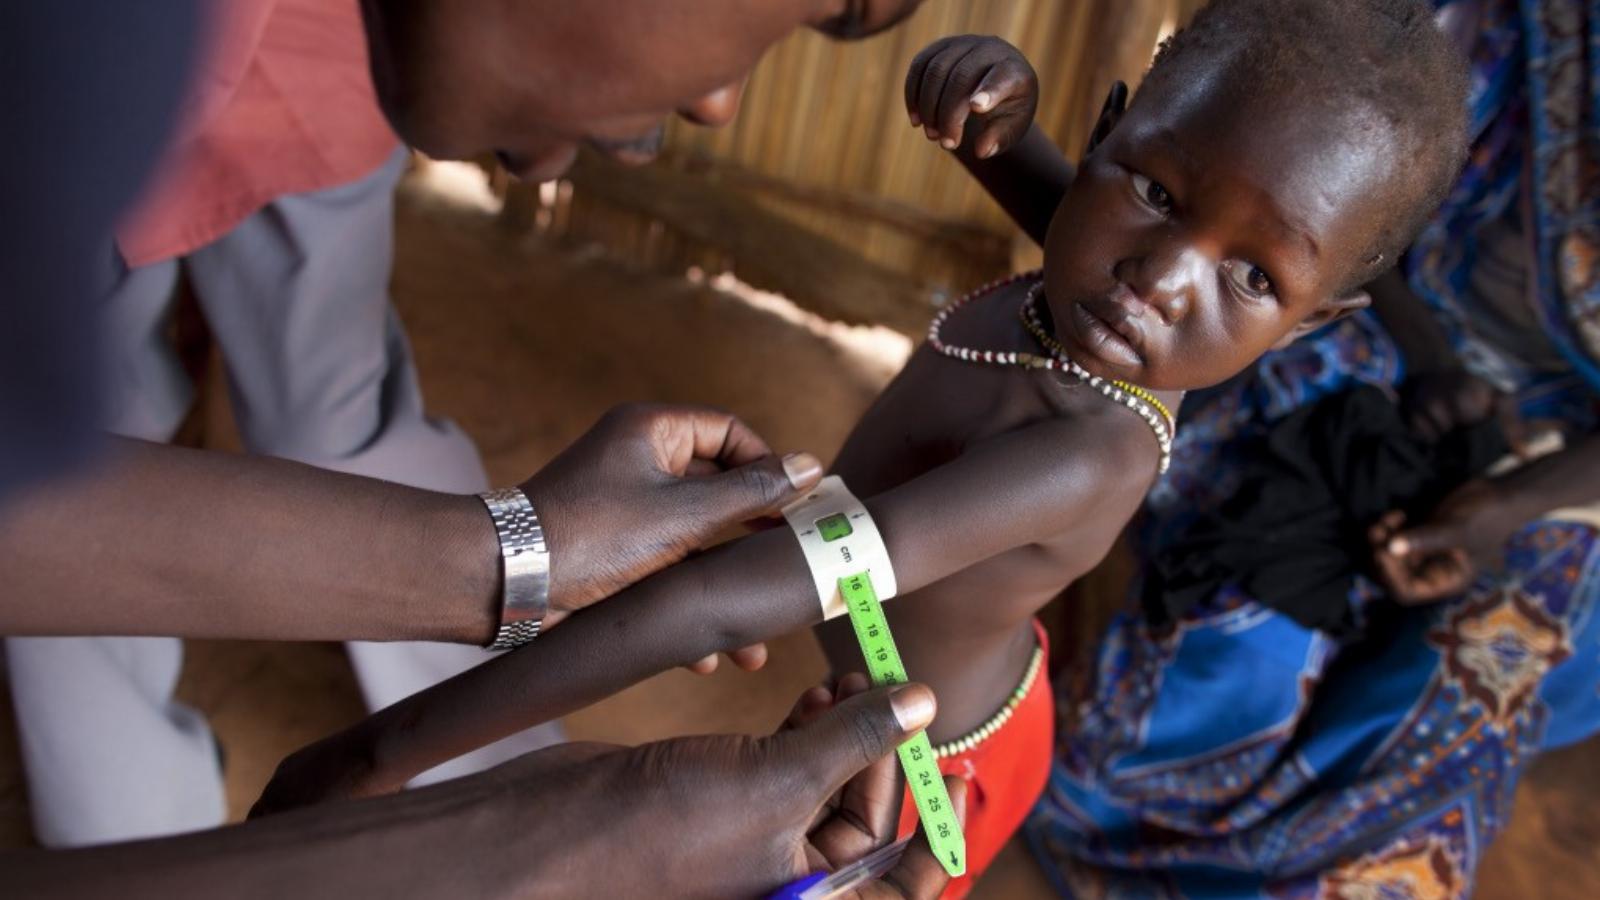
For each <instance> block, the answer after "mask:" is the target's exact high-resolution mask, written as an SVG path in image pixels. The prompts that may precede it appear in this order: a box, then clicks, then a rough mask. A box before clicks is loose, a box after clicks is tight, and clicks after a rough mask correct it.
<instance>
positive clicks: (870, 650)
mask: <svg viewBox="0 0 1600 900" xmlns="http://www.w3.org/2000/svg"><path fill="white" fill-rule="evenodd" d="M818 525H819V527H820V526H821V525H822V523H820V522H819V523H818ZM839 592H840V594H842V595H843V597H844V602H845V606H846V607H847V608H848V610H849V612H850V624H851V626H852V627H853V628H854V629H855V633H856V641H857V642H858V643H860V644H861V655H862V656H864V657H866V660H867V674H868V675H870V676H871V677H872V683H873V684H875V685H886V684H904V683H906V682H907V681H909V680H910V679H909V678H908V677H907V675H906V667H905V663H903V662H901V661H900V651H899V649H898V648H896V647H895V645H894V636H893V635H891V634H890V633H889V622H888V620H887V619H886V618H884V615H883V605H882V604H881V603H879V602H878V595H877V592H875V591H874V590H873V589H872V578H871V577H870V576H869V575H868V574H867V573H866V572H862V573H860V574H858V575H849V576H846V577H844V578H841V579H839ZM897 752H898V753H899V755H900V767H901V768H902V769H904V770H905V773H906V782H907V784H909V785H910V786H911V799H912V800H913V801H915V802H916V805H917V814H918V815H919V816H920V817H921V818H922V830H923V832H924V833H925V834H927V836H928V846H929V847H931V848H932V850H933V855H934V856H935V857H937V858H938V860H939V864H940V865H942V866H944V869H945V871H946V872H949V873H950V877H952V878H957V877H960V876H961V875H964V874H966V871H967V841H966V837H965V836H964V835H963V834H962V833H961V822H960V820H958V819H957V818H956V812H955V809H954V808H953V807H952V806H951V805H950V792H949V791H948V790H946V789H945V786H944V778H943V777H942V776H941V775H940V774H939V762H938V759H937V758H936V757H935V756H934V754H933V745H932V744H931V743H929V742H928V734H927V732H924V731H919V732H917V733H916V735H915V736H914V737H912V738H911V739H910V740H908V741H906V742H905V743H903V744H901V745H900V748H899V750H898V751H897Z"/></svg>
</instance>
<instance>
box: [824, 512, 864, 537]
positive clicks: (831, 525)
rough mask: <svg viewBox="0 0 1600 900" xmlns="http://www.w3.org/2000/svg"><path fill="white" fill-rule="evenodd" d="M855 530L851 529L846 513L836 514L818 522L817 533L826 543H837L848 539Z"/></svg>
mask: <svg viewBox="0 0 1600 900" xmlns="http://www.w3.org/2000/svg"><path fill="white" fill-rule="evenodd" d="M854 531H855V529H853V528H851V527H850V520H849V519H848V518H846V516H845V514H844V513H834V514H833V515H831V516H829V517H827V518H826V519H818V520H817V533H818V534H820V535H822V539H823V540H824V541H837V540H838V539H840V538H847V537H849V536H850V535H851V533H852V532H854Z"/></svg>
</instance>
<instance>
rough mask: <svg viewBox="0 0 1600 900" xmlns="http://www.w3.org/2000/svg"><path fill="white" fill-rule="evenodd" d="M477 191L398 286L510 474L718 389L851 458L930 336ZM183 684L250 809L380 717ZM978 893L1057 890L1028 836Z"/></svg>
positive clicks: (421, 249) (1492, 871) (600, 725)
mask: <svg viewBox="0 0 1600 900" xmlns="http://www.w3.org/2000/svg"><path fill="white" fill-rule="evenodd" d="M430 177H431V178H433V179H438V178H441V177H443V178H445V179H446V180H448V179H449V177H450V176H449V175H448V173H443V174H441V173H433V175H431V176H430ZM458 193H461V192H458ZM464 196H465V197H466V200H459V199H458V200H456V201H452V202H450V203H446V202H444V201H442V200H441V199H440V198H439V197H438V196H437V195H436V194H434V193H431V192H427V193H425V192H423V191H421V190H420V189H419V188H418V187H417V186H416V185H415V184H414V185H412V186H411V187H410V188H409V189H408V190H407V191H406V192H405V193H404V194H403V199H402V203H401V211H400V230H399V250H400V252H399V263H398V265H397V270H396V273H395V295H396V299H397V302H398V304H399V306H400V310H401V313H402V316H403V317H404V319H405V321H406V324H407V326H408V329H409V331H410V333H411V337H412V341H413V344H414V347H415V350H416V355H417V360H418V363H419V366H420V368H421V371H422V373H423V381H424V385H425V389H426V393H427V397H428V401H429V406H430V408H431V409H432V410H433V411H435V412H436V413H439V414H442V415H447V416H450V417H451V418H454V419H455V420H456V421H457V422H459V423H460V424H461V425H462V426H463V427H464V428H465V429H466V430H467V431H468V432H469V433H470V434H472V435H473V436H474V437H475V438H476V439H477V441H478V445H479V447H480V448H481V449H482V451H483V454H484V456H485V459H486V461H487V464H488V468H489V472H490V475H491V477H492V478H493V479H494V480H495V481H496V482H497V483H513V482H516V481H520V480H521V479H523V478H525V477H526V476H527V475H528V474H530V473H532V472H533V471H535V470H536V469H537V468H538V467H539V466H540V465H541V464H542V463H543V462H544V461H545V460H546V459H548V458H549V457H550V456H551V455H552V454H553V453H554V452H555V451H557V450H558V449H560V448H561V447H562V446H563V445H565V444H566V443H567V442H568V441H570V440H571V439H572V438H574V437H576V436H577V435H578V434H580V433H581V432H582V431H583V430H585V429H586V428H587V427H588V425H589V424H590V423H592V422H593V420H594V419H595V418H596V417H597V416H599V415H600V413H601V412H602V411H603V410H605V409H606V408H607V407H609V406H610V405H612V404H613V403H615V402H618V401H623V400H663V401H685V402H703V403H712V404H716V405H719V406H723V407H726V408H728V409H731V410H734V411H735V412H737V413H738V414H740V415H741V416H743V417H745V418H746V419H747V420H748V421H749V422H750V423H751V424H752V425H753V426H754V427H755V428H756V429H757V430H758V431H759V432H761V433H762V434H763V435H765V436H766V437H768V439H769V440H770V441H771V442H772V443H773V444H774V446H775V447H777V448H779V449H781V450H790V449H802V448H803V449H809V450H812V451H814V452H817V453H819V454H822V455H824V456H825V457H826V456H830V455H831V454H832V453H833V452H834V451H835V450H836V449H837V448H838V446H839V444H840V443H841V442H842V441H843V438H844V436H845V433H846V431H847V429H848V427H849V426H850V424H851V423H852V422H854V420H855V419H856V417H857V416H858V415H859V414H860V412H861V411H862V410H863V409H864V408H865V407H866V405H867V404H868V403H869V402H870V400H871V399H872V397H873V396H874V394H875V393H876V392H877V390H878V389H879V388H880V387H881V386H882V385H883V384H884V383H885V381H886V380H887V379H888V378H889V377H890V376H891V375H892V373H893V372H894V370H895V369H896V368H897V367H898V366H899V365H900V363H901V361H902V360H903V359H904V357H905V354H906V353H907V352H908V350H909V343H908V342H907V341H906V340H905V339H904V338H903V337H901V336H899V335H897V334H893V333H890V332H886V331H883V330H880V329H870V328H849V327H844V326H840V325H836V324H830V323H827V322H823V321H821V320H819V319H817V318H816V317H814V316H810V315H808V314H806V313H804V312H801V311H799V310H797V309H795V308H794V307H793V306H791V305H789V304H787V303H786V302H785V301H782V300H779V299H776V298H771V297H766V296H760V295H753V294H751V293H750V292H743V294H742V295H741V296H736V295H734V294H731V293H726V292H723V291H719V290H716V289H714V288H712V287H710V286H706V285H697V284H693V283H690V282H689V281H687V280H684V279H675V278H666V277H662V276H660V275H655V274H649V273H644V272H639V271H634V270H631V269H629V268H627V267H625V266H623V265H620V264H618V263H616V262H614V261H610V260H606V259H601V258H599V257H598V256H597V255H596V254H593V253H586V252H584V251H582V250H575V249H573V248H564V247H554V246H549V245H546V244H543V243H541V242H540V241H538V240H537V239H535V238H526V237H517V236H513V235H511V234H509V233H508V232H506V231H505V230H503V229H501V228H500V227H498V226H497V224H496V223H495V221H494V219H493V217H492V216H490V215H489V214H487V213H486V212H484V207H486V206H487V205H489V204H488V200H487V199H486V198H483V197H481V196H479V194H478V193H477V192H475V190H467V191H466V192H465V193H464ZM211 393H212V394H213V396H215V395H216V392H215V391H213V392H211ZM225 420H226V415H225V409H223V408H222V407H221V404H220V403H218V402H213V403H212V404H211V407H210V415H209V416H208V422H209V423H210V424H211V429H210V432H209V440H210V442H212V443H214V444H218V445H220V446H228V445H229V444H230V438H229V437H228V434H227V428H226V425H225ZM772 651H773V653H772V662H771V664H770V665H768V666H767V668H766V670H765V671H763V672H761V673H759V674H755V675H746V674H742V673H734V672H726V671H725V672H721V673H719V674H717V675H715V676H712V677H710V678H700V677H696V676H693V675H690V674H687V673H668V674H666V675H662V676H660V677H658V678H655V679H652V680H651V681H649V682H646V683H644V684H641V685H638V686H637V687H635V688H633V689H631V690H629V691H625V692H623V693H622V694H620V695H618V696H616V697H613V698H611V699H609V700H607V701H605V702H603V703H600V704H597V705H596V706H594V707H592V708H590V709H588V710H585V711H583V712H582V713H580V714H578V715H574V716H572V717H570V718H569V719H567V723H566V724H567V728H568V731H569V734H570V735H571V736H572V737H573V738H577V739H586V740H610V741H618V742H637V741H643V740H648V739H653V738H659V737H664V736H669V735H674V734H684V733H695V732H710V731H748V732H755V731H762V730H765V729H769V728H771V727H772V726H773V725H774V724H775V723H776V722H777V721H778V720H779V719H780V718H781V717H782V715H783V713H784V712H785V711H786V710H787V708H788V706H789V705H790V703H792V701H793V699H794V698H795V697H796V696H797V695H798V694H799V693H800V692H801V691H802V690H803V689H804V688H805V687H807V686H808V685H810V684H812V683H813V682H815V681H816V680H817V679H818V678H820V677H821V675H822V673H823V665H822V660H821V657H820V654H819V653H818V652H817V650H816V649H815V647H814V646H813V645H812V644H811V642H810V639H809V637H807V636H804V635H797V636H793V637H791V638H788V639H785V640H781V641H778V642H775V643H774V644H773V645H772ZM724 668H725V669H726V668H730V667H724ZM180 694H181V696H182V697H183V698H184V699H185V700H186V701H187V702H189V703H191V704H193V705H194V706H196V707H198V708H199V709H201V710H203V711H204V712H205V713H206V714H207V715H208V716H209V717H210V720H211V722H212V724H213V726H214V727H215V729H216V731H217V733H218V736H219V738H220V739H221V741H222V743H223V745H224V746H225V748H226V750H227V759H228V771H227V777H228V796H229V805H230V809H231V811H232V813H233V815H234V816H235V817H239V816H242V814H243V812H244V811H245V809H247V808H248V806H249V804H250V803H251V802H252V801H253V800H254V799H255V796H256V794H257V793H258V792H259V790H260V788H261V786H262V785H263V784H264V783H265V782H266V779H267V777H268V775H269V774H270V772H271V771H272V768H273V766H274V765H275V764H276V762H277V760H278V759H279V758H280V757H282V756H283V755H284V754H286V753H287V752H289V751H290V750H292V749H294V748H295V747H297V746H300V745H302V744H304V743H307V742H309V741H311V740H313V739H315V738H317V737H319V736H321V735H323V734H325V733H327V732H329V731H331V730H334V729H336V728H338V727H340V726H342V725H344V724H346V723H348V722H349V721H351V720H353V719H354V718H356V717H357V716H359V715H360V714H361V704H360V698H359V696H358V694H357V692H356V687H355V684H354V681H353V679H352V676H351V673H350V669H349V666H348V664H347V663H346V662H345V658H344V655H343V652H342V650H341V648H339V647H338V646H337V645H329V644H264V643H246V642H214V641H200V642H190V644H189V651H188V658H187V662H186V666H185V671H184V677H183V681H182V684H181V686H180ZM1597 800H1600V744H1595V743H1593V742H1591V743H1590V744H1589V745H1587V746H1583V747H1579V748H1576V749H1574V750H1569V751H1566V752H1563V753H1560V754H1555V755H1552V756H1550V757H1548V758H1547V759H1545V760H1543V761H1541V762H1540V763H1539V764H1538V765H1537V766H1535V768H1534V771H1533V772H1532V773H1531V774H1530V775H1529V777H1528V778H1527V779H1526V781H1525V784H1524V786H1523V788H1522V790H1521V792H1520V794H1519V796H1518V801H1517V810H1516V816H1515V821H1514V824H1513V826H1512V828H1511V831H1510V833H1509V834H1508V835H1507V836H1506V837H1505V838H1504V839H1503V840H1502V841H1501V842H1500V845H1499V846H1497V847H1496V848H1495V850H1494V851H1493V852H1492V853H1491V854H1490V858H1489V861H1488V862H1487V863H1486V864H1485V865H1484V867H1483V871H1482V878H1481V884H1480V890H1479V892H1478V896H1479V897H1484V898H1491V900H1512V898H1518V900H1520V898H1530V897H1543V898H1552V900H1567V898H1571V900H1578V898H1587V900H1592V898H1595V897H1600V813H1597V812H1596V810H1597V809H1600V803H1597V802H1596V801H1597ZM29 841H30V835H29V831H28V826H27V816H26V792H25V787H24V784H23V780H22V777H21V772H20V767H19V765H18V761H17V758H16V747H15V735H14V733H13V730H12V723H11V721H10V716H9V714H0V847H5V846H12V847H14V846H24V845H26V844H28V843H29ZM977 896H979V897H984V898H1002V897H1011V898H1031V897H1040V898H1042V897H1047V896H1049V891H1048V889H1047V888H1046V886H1045V884H1044V882H1043V881H1042V879H1041V878H1040V876H1039V875H1038V873H1037V871H1036V870H1035V869H1034V867H1033V864H1032V862H1031V860H1030V859H1029V858H1028V857H1027V855H1026V853H1025V852H1024V851H1023V850H1022V849H1021V848H1020V847H1018V846H1017V845H1015V844H1014V845H1013V846H1012V848H1010V849H1009V850H1008V851H1007V853H1006V854H1005V855H1004V856H1002V858H1001V860H1000V861H999V862H998V863H997V864H996V866H995V867H994V869H993V870H992V871H991V873H990V875H989V876H988V878H987V879H986V880H985V882H984V883H983V884H982V885H980V887H979V890H978V892H977Z"/></svg>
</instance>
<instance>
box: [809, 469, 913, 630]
mask: <svg viewBox="0 0 1600 900" xmlns="http://www.w3.org/2000/svg"><path fill="white" fill-rule="evenodd" d="M783 517H784V518H785V519H787V520H788V522H789V527H790V528H792V529H794V536H795V538H797V539H798V540H799V541H800V549H801V551H802V552H804V553H805V555H806V565H807V566H808V567H810V569H811V578H812V580H813V581H815V582H816V587H817V599H818V600H820V601H821V603H822V618H823V619H824V620H828V619H836V618H838V617H840V616H842V615H845V614H846V612H847V610H846V608H845V604H844V597H843V595H841V594H840V593H839V579H841V578H844V577H846V576H849V575H859V574H861V573H862V572H866V573H867V575H868V577H870V578H871V579H872V587H873V590H875V591H876V592H877V594H878V599H880V600H888V599H889V598H890V597H893V596H894V595H895V594H896V593H897V592H898V590H899V586H898V585H896V584H895V580H894V567H893V566H891V565H890V564H889V549H888V548H887V547H885V546H884V544H883V536H882V535H880V534H879V533H878V526H877V525H876V524H874V523H873V521H872V516H871V515H870V514H869V513H868V512H867V508H866V507H865V506H863V505H862V504H861V501H860V500H857V499H856V498H855V495H853V494H851V493H850V489H849V488H847V487H845V486H844V480H843V479H841V478H840V477H839V476H837V475H829V476H828V477H827V478H824V479H822V481H821V482H819V483H818V484H817V486H816V487H814V488H812V489H811V491H810V493H808V494H806V496H804V497H802V498H800V499H799V500H796V501H795V502H793V503H791V504H789V505H788V506H786V507H784V509H783ZM846 526H848V527H846Z"/></svg>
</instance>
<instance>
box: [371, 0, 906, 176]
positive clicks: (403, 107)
mask: <svg viewBox="0 0 1600 900" xmlns="http://www.w3.org/2000/svg"><path fill="white" fill-rule="evenodd" d="M920 2H921V0H696V2H693V3H681V2H680V3H674V2H661V0H516V2H506V0H362V12H363V16H364V18H365V21H366V29H367V42H368V47H369V49H370V51H371V54H372V68H373V78H374V82H375V84H376V86H377V89H378V95H379V99H380V100H381V101H382V103H383V108H384V111H385V112H386V113H387V114H388V116H389V119H390V121H391V122H392V123H393V124H394V126H395V129H396V130H397V131H399V132H400V136H401V137H402V138H403V139H405V141H406V142H407V143H408V144H410V145H411V146H413V147H416V148H418V149H420V150H423V151H424V152H426V153H429V154H430V155H433V156H436V157H440V158H448V159H463V158H470V157H474V156H477V155H480V154H486V153H490V152H494V153H497V154H499V155H500V157H501V159H502V160H504V161H505V162H506V163H507V166H508V168H510V169H512V170H513V171H514V172H515V173H516V174H519V175H521V176H523V177H524V178H529V179H546V178H553V177H555V176H557V175H560V174H561V172H562V171H564V170H565V169H566V168H567V167H568V166H569V165H571V163H572V161H573V158H574V157H575V156H576V154H577V150H578V146H579V145H580V144H589V145H592V146H594V147H595V148H596V149H599V150H600V151H601V152H603V153H607V154H609V155H612V156H615V157H618V158H620V159H622V160H624V161H626V162H642V161H645V160H648V159H649V158H651V157H652V156H654V155H655V153H656V151H657V150H658V149H659V148H660V144H661V127H662V122H663V120H664V119H665V118H666V117H667V116H670V115H672V114H674V113H677V114H680V115H682V116H684V117H685V118H687V119H690V120H691V121H694V122H697V123H700V124H704V125H722V124H725V123H726V122H728V121H729V120H730V119H732V118H733V116H734V114H735V113H736V112H737V111H738V108H739V95H740V91H741V88H742V85H743V82H744V79H745V77H746V75H748V74H749V71H750V69H751V68H752V67H753V66H754V65H755V64H756V63H757V62H758V61H759V60H760V59H761V56H762V54H764V53H765V52H766V51H767V48H769V47H770V46H772V45H773V44H774V43H776V42H777V41H779V40H781V39H782V38H784V37H786V36H788V35H789V34H790V33H791V32H793V31H794V30H795V29H797V28H799V27H802V26H811V27H814V28H817V29H819V30H821V31H823V32H825V33H828V34H830V35H834V36H837V37H859V36H863V35H867V34H871V33H874V32H876V31H879V30H882V29H885V28H888V27H889V26H891V25H893V24H895V23H896V22H898V21H900V20H901V19H903V18H904V17H906V16H908V15H910V14H911V13H912V12H913V11H915V9H916V8H917V6H918V5H919V4H920Z"/></svg>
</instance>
